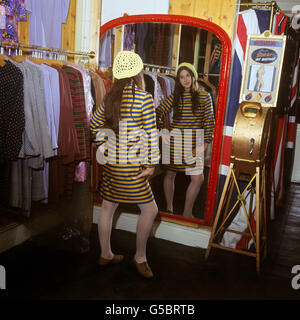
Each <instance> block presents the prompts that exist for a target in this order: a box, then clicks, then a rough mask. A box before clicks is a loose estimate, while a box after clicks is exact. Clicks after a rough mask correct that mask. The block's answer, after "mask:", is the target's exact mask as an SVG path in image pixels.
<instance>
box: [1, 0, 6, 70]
mask: <svg viewBox="0 0 300 320" xmlns="http://www.w3.org/2000/svg"><path fill="white" fill-rule="evenodd" d="M0 2H1V1H0ZM5 57H6V56H5V54H4V49H3V47H0V67H4V66H5V64H6V61H5V60H4V58H5Z"/></svg>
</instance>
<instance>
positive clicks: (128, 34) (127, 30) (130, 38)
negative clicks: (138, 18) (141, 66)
mask: <svg viewBox="0 0 300 320" xmlns="http://www.w3.org/2000/svg"><path fill="white" fill-rule="evenodd" d="M135 27H136V25H135V24H127V25H125V26H124V43H123V50H128V51H132V50H133V49H134V39H135Z"/></svg>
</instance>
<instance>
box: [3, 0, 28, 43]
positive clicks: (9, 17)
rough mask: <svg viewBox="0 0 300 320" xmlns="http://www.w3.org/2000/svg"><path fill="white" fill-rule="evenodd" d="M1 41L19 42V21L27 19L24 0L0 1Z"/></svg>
mask: <svg viewBox="0 0 300 320" xmlns="http://www.w3.org/2000/svg"><path fill="white" fill-rule="evenodd" d="M0 16H3V18H4V17H5V19H3V21H2V23H1V24H0V41H9V42H18V21H26V9H25V4H24V0H2V1H0Z"/></svg>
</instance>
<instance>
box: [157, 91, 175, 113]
mask: <svg viewBox="0 0 300 320" xmlns="http://www.w3.org/2000/svg"><path fill="white" fill-rule="evenodd" d="M173 100H174V95H173V93H172V94H171V95H169V96H168V97H167V98H166V99H165V100H164V101H163V102H162V103H161V104H160V105H159V106H158V107H157V108H156V110H155V111H156V115H157V117H163V116H165V115H166V114H168V113H169V111H170V110H171V108H172V106H173Z"/></svg>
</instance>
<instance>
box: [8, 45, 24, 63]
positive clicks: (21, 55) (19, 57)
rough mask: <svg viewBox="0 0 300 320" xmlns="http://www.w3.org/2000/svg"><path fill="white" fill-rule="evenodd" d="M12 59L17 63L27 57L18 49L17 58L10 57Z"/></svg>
mask: <svg viewBox="0 0 300 320" xmlns="http://www.w3.org/2000/svg"><path fill="white" fill-rule="evenodd" d="M10 59H11V60H13V61H15V62H22V61H24V60H25V59H26V56H23V51H22V49H20V48H19V49H16V55H15V56H10Z"/></svg>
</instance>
